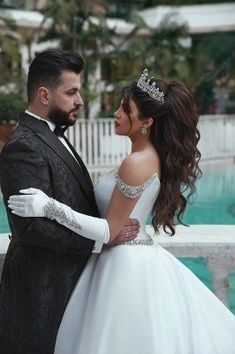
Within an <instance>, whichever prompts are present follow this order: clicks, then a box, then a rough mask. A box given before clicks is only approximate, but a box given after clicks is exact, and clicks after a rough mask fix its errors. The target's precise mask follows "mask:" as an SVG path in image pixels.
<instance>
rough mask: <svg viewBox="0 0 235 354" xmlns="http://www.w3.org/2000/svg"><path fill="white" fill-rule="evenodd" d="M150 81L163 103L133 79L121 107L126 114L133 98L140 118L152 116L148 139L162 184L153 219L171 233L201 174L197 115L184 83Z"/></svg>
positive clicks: (157, 226) (155, 227) (125, 89)
mask: <svg viewBox="0 0 235 354" xmlns="http://www.w3.org/2000/svg"><path fill="white" fill-rule="evenodd" d="M152 82H155V83H156V87H158V88H159V90H160V91H161V92H163V93H164V102H163V103H161V102H159V101H157V100H156V99H154V98H152V97H150V96H149V94H148V93H146V92H144V91H143V90H142V89H140V88H139V87H138V86H137V83H136V82H135V83H133V84H132V85H131V86H130V87H126V88H124V89H123V92H122V96H123V107H124V109H125V111H126V113H127V114H129V100H130V99H132V100H133V101H134V102H135V104H136V106H137V108H138V111H139V119H141V120H144V119H146V118H149V117H152V118H153V124H152V126H151V130H150V139H151V142H152V144H153V146H154V148H155V149H156V151H157V153H158V155H159V158H160V161H161V188H160V191H159V195H158V197H157V199H156V201H155V203H154V206H153V210H152V216H153V218H152V223H153V227H154V229H155V231H158V230H159V227H160V226H162V227H163V229H164V231H165V232H166V233H169V234H171V235H174V234H175V224H176V223H181V224H183V222H182V217H183V214H184V211H185V208H186V205H187V203H188V202H189V199H190V197H191V196H192V194H193V193H194V192H195V181H196V180H197V178H198V177H200V176H201V171H200V169H199V167H198V162H199V159H200V157H201V154H200V152H199V150H198V149H197V144H198V141H199V139H200V134H199V131H198V129H197V123H198V118H199V117H198V114H197V109H196V104H195V101H194V99H193V96H192V93H191V91H190V90H189V89H188V88H187V87H186V86H185V85H184V84H183V83H181V82H177V81H170V82H169V83H166V82H165V81H163V80H155V79H154V80H152V81H150V83H152ZM186 192H188V193H187V195H186Z"/></svg>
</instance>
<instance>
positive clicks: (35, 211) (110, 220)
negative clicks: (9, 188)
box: [9, 157, 153, 243]
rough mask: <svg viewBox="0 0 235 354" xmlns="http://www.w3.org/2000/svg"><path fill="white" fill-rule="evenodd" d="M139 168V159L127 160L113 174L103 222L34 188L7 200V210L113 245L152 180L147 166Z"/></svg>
mask: <svg viewBox="0 0 235 354" xmlns="http://www.w3.org/2000/svg"><path fill="white" fill-rule="evenodd" d="M139 166H140V165H139V161H138V159H137V161H136V159H133V158H130V157H128V158H126V159H125V160H124V162H123V163H122V165H121V167H120V169H119V171H118V172H117V174H116V185H115V188H114V191H113V194H112V198H111V201H110V204H109V206H108V209H107V213H106V216H105V219H99V218H95V217H91V216H88V215H84V214H81V213H79V212H76V211H74V210H72V209H71V208H70V207H68V206H67V205H65V204H62V203H60V202H58V201H56V200H54V199H52V198H49V197H47V195H45V193H43V192H41V191H38V190H36V189H33V188H30V189H28V190H23V191H21V192H22V193H30V194H29V195H24V196H12V197H10V199H9V207H10V208H11V209H13V211H12V212H13V213H15V214H17V215H19V216H23V217H26V216H27V217H36V216H37V217H44V216H45V217H47V218H49V219H51V220H56V221H57V222H59V223H60V224H62V225H64V226H65V227H67V228H69V229H70V230H72V231H73V232H76V233H78V234H79V235H82V236H85V237H87V238H90V239H93V240H96V241H100V242H103V243H108V242H112V241H113V240H114V239H115V238H116V237H117V236H118V234H119V233H120V231H121V230H122V229H123V227H124V225H125V224H126V222H127V220H128V218H129V216H130V214H131V212H132V210H133V209H134V207H135V205H136V203H137V202H138V199H139V197H140V196H141V194H142V192H143V191H144V189H145V188H146V187H147V186H148V184H149V182H150V181H151V177H150V176H152V175H153V173H152V172H153V171H151V169H148V166H147V165H146V166H142V168H141V169H140V168H139ZM149 177H150V178H149Z"/></svg>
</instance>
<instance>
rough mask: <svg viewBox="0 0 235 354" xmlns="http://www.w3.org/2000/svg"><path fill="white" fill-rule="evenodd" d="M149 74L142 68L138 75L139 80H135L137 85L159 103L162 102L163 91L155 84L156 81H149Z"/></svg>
mask: <svg viewBox="0 0 235 354" xmlns="http://www.w3.org/2000/svg"><path fill="white" fill-rule="evenodd" d="M149 82H150V79H149V74H148V70H147V69H144V71H143V72H142V74H141V75H140V78H139V80H138V81H137V86H138V87H139V88H140V89H141V90H142V91H144V92H147V94H148V95H149V96H150V97H152V98H154V99H155V100H156V101H158V102H160V103H164V102H165V101H164V93H163V92H161V91H160V90H159V87H157V86H156V82H153V83H151V84H150V83H149Z"/></svg>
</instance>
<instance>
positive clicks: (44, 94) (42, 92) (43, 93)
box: [38, 86, 51, 106]
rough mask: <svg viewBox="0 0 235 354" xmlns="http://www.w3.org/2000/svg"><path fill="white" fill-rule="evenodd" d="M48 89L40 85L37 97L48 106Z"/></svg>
mask: <svg viewBox="0 0 235 354" xmlns="http://www.w3.org/2000/svg"><path fill="white" fill-rule="evenodd" d="M50 95H51V93H50V90H48V89H47V88H46V87H44V86H41V87H39V89H38V98H39V101H40V102H41V103H42V104H43V105H44V106H48V103H49V100H50Z"/></svg>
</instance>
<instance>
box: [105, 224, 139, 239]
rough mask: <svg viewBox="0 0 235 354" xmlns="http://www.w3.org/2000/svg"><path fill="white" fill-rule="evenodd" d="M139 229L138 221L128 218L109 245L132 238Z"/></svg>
mask: <svg viewBox="0 0 235 354" xmlns="http://www.w3.org/2000/svg"><path fill="white" fill-rule="evenodd" d="M139 230H140V223H139V221H138V220H137V219H130V218H129V219H128V220H127V222H126V224H125V225H124V226H123V229H122V230H121V231H120V232H119V234H118V235H117V237H116V238H115V239H114V240H113V241H112V242H110V243H108V244H109V245H116V244H119V243H122V242H126V241H131V240H134V239H135V238H136V237H137V235H138V232H139Z"/></svg>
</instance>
